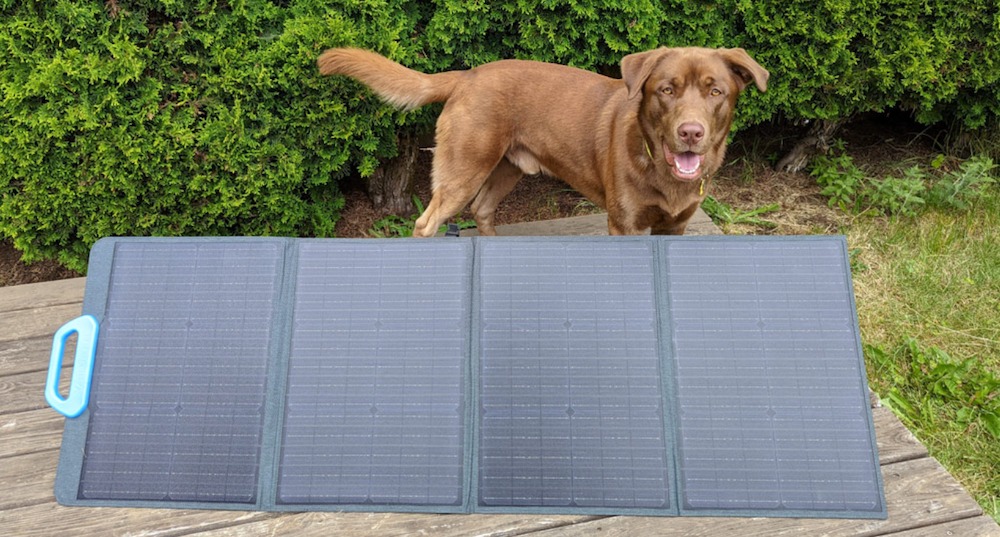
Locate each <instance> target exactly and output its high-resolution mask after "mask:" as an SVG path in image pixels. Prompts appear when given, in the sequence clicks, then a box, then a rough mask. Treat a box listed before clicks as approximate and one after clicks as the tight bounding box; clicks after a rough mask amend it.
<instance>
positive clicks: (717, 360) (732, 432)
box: [663, 238, 884, 516]
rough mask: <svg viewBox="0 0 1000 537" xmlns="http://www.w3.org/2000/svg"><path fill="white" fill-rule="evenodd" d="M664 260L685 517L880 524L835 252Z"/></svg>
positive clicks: (723, 249) (729, 252) (691, 244)
mask: <svg viewBox="0 0 1000 537" xmlns="http://www.w3.org/2000/svg"><path fill="white" fill-rule="evenodd" d="M664 248H665V250H666V254H665V255H664V256H663V257H664V258H665V265H666V272H667V275H668V277H667V282H668V286H669V289H668V296H669V303H670V307H669V311H670V331H671V334H672V341H671V344H672V347H673V355H674V356H673V358H674V363H675V386H676V400H677V405H678V408H677V409H676V410H675V415H676V416H677V423H678V425H677V426H678V431H679V433H678V439H677V441H678V459H679V480H680V483H681V485H680V486H681V489H680V497H681V501H682V505H681V512H682V514H684V513H697V512H699V511H704V512H715V511H720V512H724V511H737V512H739V511H743V512H748V511H750V512H767V511H785V512H799V513H803V514H806V513H810V512H811V513H830V514H831V516H837V515H836V514H835V513H838V512H852V513H854V514H857V513H865V512H870V513H878V512H879V511H881V510H883V509H884V505H883V500H882V496H881V486H880V482H879V473H878V472H879V468H878V460H877V455H876V450H875V446H874V440H873V435H872V429H871V417H870V414H869V412H870V411H869V409H868V407H867V393H865V384H864V377H863V375H864V371H863V363H862V361H861V357H860V350H859V348H858V343H857V341H858V336H857V325H856V319H855V317H854V309H853V303H852V301H851V289H850V280H849V273H847V272H846V271H847V270H848V269H847V268H846V266H845V261H844V260H845V256H844V252H843V248H844V247H843V244H842V242H840V241H836V240H804V239H803V240H795V239H791V240H789V238H784V239H783V240H780V241H779V240H755V241H743V242H739V243H737V242H734V241H719V240H696V239H689V240H677V241H672V242H667V243H664Z"/></svg>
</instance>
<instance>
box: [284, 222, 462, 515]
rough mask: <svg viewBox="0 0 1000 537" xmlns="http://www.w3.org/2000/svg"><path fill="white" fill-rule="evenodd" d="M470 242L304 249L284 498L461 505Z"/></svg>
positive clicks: (320, 244) (321, 244)
mask: <svg viewBox="0 0 1000 537" xmlns="http://www.w3.org/2000/svg"><path fill="white" fill-rule="evenodd" d="M470 246H471V245H470V244H469V243H468V242H464V241H455V242H452V241H447V242H444V241H436V242H432V243H429V244H421V243H419V242H416V241H315V242H307V243H303V244H302V246H301V247H300V250H299V258H298V269H297V285H296V294H295V302H294V308H293V311H294V322H293V331H292V344H291V352H290V355H291V357H290V360H289V375H288V393H287V404H286V407H285V422H284V431H283V435H282V448H283V451H282V456H281V470H280V477H279V482H278V499H279V501H280V502H282V503H326V504H369V505H370V504H384V505H405V504H410V505H452V506H453V505H461V504H462V500H463V495H462V491H463V485H464V481H463V462H464V459H463V457H464V445H465V433H464V427H465V424H464V416H465V388H464V381H465V364H466V354H467V353H468V347H469V341H468V340H469V326H468V324H469V307H470V305H471V303H470V300H469V293H470V290H471V286H470V284H469V280H470V278H471V266H472V249H471V247H470Z"/></svg>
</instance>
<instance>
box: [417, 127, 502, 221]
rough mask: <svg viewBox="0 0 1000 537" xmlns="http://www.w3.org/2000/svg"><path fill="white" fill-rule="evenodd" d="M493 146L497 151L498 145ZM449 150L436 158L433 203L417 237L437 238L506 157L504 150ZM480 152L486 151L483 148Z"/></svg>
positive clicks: (428, 208)
mask: <svg viewBox="0 0 1000 537" xmlns="http://www.w3.org/2000/svg"><path fill="white" fill-rule="evenodd" d="M491 145H493V146H494V147H495V145H494V144H491ZM446 147H448V146H443V147H442V146H441V145H439V146H438V150H437V152H436V153H435V155H434V164H433V169H432V171H431V175H432V185H433V186H432V189H433V195H432V196H431V202H430V203H428V204H427V209H425V210H424V213H423V214H422V215H420V218H418V219H417V222H416V225H415V226H414V227H413V236H414V237H433V236H434V234H435V233H437V230H438V228H439V227H441V224H444V223H445V222H446V221H447V220H448V219H449V218H451V217H452V216H455V215H456V214H457V213H458V212H459V211H461V210H462V208H463V207H465V206H466V205H468V204H469V202H470V201H472V198H473V197H475V196H476V193H477V192H479V191H480V189H482V188H483V185H484V184H485V183H486V180H487V179H488V178H489V177H490V176H491V174H492V173H493V169H494V168H496V165H497V163H498V162H499V161H500V159H501V158H502V157H503V153H502V150H495V151H494V150H492V149H490V150H485V151H480V152H477V151H475V150H471V151H470V150H469V148H468V147H467V148H465V149H463V150H459V151H449V150H447V149H445V148H446ZM485 147H490V146H485ZM479 149H484V147H483V146H480V148H479ZM490 152H495V153H496V155H495V156H494V155H490ZM454 155H462V156H465V158H454V157H453V156H454ZM469 155H475V156H474V157H473V156H469Z"/></svg>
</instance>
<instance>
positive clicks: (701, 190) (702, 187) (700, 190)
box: [642, 138, 705, 196]
mask: <svg viewBox="0 0 1000 537" xmlns="http://www.w3.org/2000/svg"><path fill="white" fill-rule="evenodd" d="M642 147H645V148H646V154H647V155H649V160H653V152H652V151H650V150H649V142H647V141H646V138H643V139H642ZM698 195H699V196H704V195H705V176H704V175H702V176H701V184H700V185H698Z"/></svg>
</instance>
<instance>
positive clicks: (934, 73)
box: [0, 0, 1000, 269]
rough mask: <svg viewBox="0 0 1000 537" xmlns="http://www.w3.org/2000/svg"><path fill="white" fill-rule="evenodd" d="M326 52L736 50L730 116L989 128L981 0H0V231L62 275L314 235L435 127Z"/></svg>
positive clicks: (413, 55)
mask: <svg viewBox="0 0 1000 537" xmlns="http://www.w3.org/2000/svg"><path fill="white" fill-rule="evenodd" d="M339 45H352V46H359V47H365V48H370V49H374V50H377V51H379V52H382V53H384V54H387V55H389V56H390V57H392V58H393V59H396V60H398V61H400V62H402V63H404V64H406V65H410V66H413V67H415V68H418V69H420V70H424V71H438V70H443V69H449V68H467V67H469V66H474V65H478V64H481V63H484V62H487V61H491V60H496V59H500V58H505V57H521V58H535V59H540V60H545V61H553V62H558V63H566V64H571V65H576V66H578V67H582V68H585V69H592V70H596V71H600V72H603V73H606V74H616V73H617V64H618V61H619V60H620V58H621V57H622V56H624V55H625V54H628V53H630V52H634V51H639V50H644V49H649V48H653V47H656V46H660V45H668V46H679V45H703V46H726V47H733V46H741V47H744V48H746V49H747V50H749V51H750V52H751V54H752V55H753V56H754V57H755V58H756V59H757V60H758V61H759V62H760V63H761V64H762V65H764V66H765V67H767V68H768V69H769V70H770V71H771V73H772V78H771V83H770V90H769V91H768V92H767V93H766V94H759V93H757V92H755V91H751V92H750V93H749V94H748V95H747V96H746V97H745V98H744V99H743V102H742V104H741V108H740V116H739V118H738V121H737V126H738V127H742V126H746V125H749V124H753V123H759V122H763V121H767V120H771V119H784V120H803V119H838V118H847V117H850V116H852V115H854V114H857V113H861V112H866V111H880V110H886V109H889V108H894V107H897V108H903V109H906V110H910V111H912V112H913V113H914V114H915V116H916V117H917V118H918V119H919V120H920V121H923V122H925V123H931V122H936V121H941V120H947V121H952V122H955V123H957V124H959V125H961V126H964V127H965V128H968V129H977V128H982V127H990V126H996V125H998V123H1000V120H998V118H1000V7H998V5H997V3H996V1H995V0H947V1H946V0H919V1H917V0H861V1H854V0H821V1H819V2H817V1H816V0H780V1H777V0H724V1H718V2H715V1H710V0H696V1H687V0H665V1H661V2H656V1H652V0H612V1H606V0H605V1H598V0H568V1H556V0H434V1H432V2H428V1H427V0H373V1H369V0H276V1H269V0H230V1H229V2H225V1H220V0H161V1H156V0H138V1H130V0H0V46H2V47H3V54H0V191H2V193H3V200H2V202H0V234H2V235H3V236H5V237H8V238H11V239H12V240H13V241H14V244H15V246H17V248H19V249H20V250H22V251H23V252H24V255H25V259H26V260H35V259H43V258H57V259H59V260H61V261H62V262H63V263H64V264H66V265H68V266H70V267H73V268H76V269H83V268H84V266H85V262H86V261H85V260H86V252H87V249H88V248H89V246H90V245H91V244H92V243H93V242H94V241H96V240H97V239H98V238H100V237H102V236H107V235H195V234H197V235H206V234H208V235H216V234H218V235H224V234H237V235H266V234H278V235H317V236H328V235H330V234H332V232H333V227H334V225H335V223H336V221H337V218H338V214H339V210H340V208H341V205H342V203H343V202H342V199H343V198H342V196H341V194H340V192H339V190H338V187H337V185H338V182H340V181H342V180H343V179H344V178H345V177H346V176H348V175H352V174H360V175H362V176H366V175H370V174H371V173H372V172H373V171H374V169H375V168H376V166H377V165H378V162H379V161H380V160H382V159H385V158H387V157H390V156H392V155H393V154H395V151H396V147H395V140H396V137H395V133H396V131H397V130H398V129H412V130H422V129H426V128H427V127H428V125H430V124H431V122H432V121H433V117H434V110H433V107H430V108H431V110H422V111H417V112H413V113H409V114H402V113H399V112H396V111H393V110H390V109H388V108H386V107H385V106H382V105H381V104H379V103H378V102H377V101H376V100H375V99H374V98H373V97H372V96H371V95H370V94H369V93H367V92H366V91H365V90H364V89H363V88H362V87H361V86H359V85H358V84H355V83H354V82H351V81H348V80H343V79H336V78H321V77H319V76H318V74H317V72H316V68H315V58H316V56H317V55H318V54H319V53H320V52H321V51H322V50H323V49H325V48H327V47H331V46H339Z"/></svg>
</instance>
